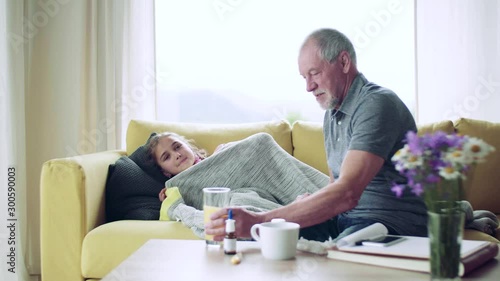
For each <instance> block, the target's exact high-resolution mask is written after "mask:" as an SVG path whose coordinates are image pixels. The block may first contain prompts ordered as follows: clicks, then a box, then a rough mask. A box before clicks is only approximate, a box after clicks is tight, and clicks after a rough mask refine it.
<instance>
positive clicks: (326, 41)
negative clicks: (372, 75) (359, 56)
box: [302, 28, 357, 65]
mask: <svg viewBox="0 0 500 281" xmlns="http://www.w3.org/2000/svg"><path fill="white" fill-rule="evenodd" d="M311 40H313V41H314V42H316V44H317V45H318V47H319V56H320V58H322V59H324V60H326V61H328V62H333V61H334V60H335V59H336V58H337V56H338V55H339V54H340V52H342V51H347V53H349V56H350V57H351V60H352V63H353V64H354V65H357V64H356V51H355V50H354V46H353V44H352V42H351V40H349V38H347V36H345V35H344V34H343V33H342V32H340V31H338V30H336V29H331V28H323V29H318V30H316V31H314V32H313V33H311V34H310V35H309V36H308V37H307V38H306V40H305V41H304V44H303V45H302V46H304V45H305V44H306V43H308V42H309V41H311Z"/></svg>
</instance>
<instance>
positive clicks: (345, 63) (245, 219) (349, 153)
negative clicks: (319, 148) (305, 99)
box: [206, 29, 427, 241]
mask: <svg viewBox="0 0 500 281" xmlns="http://www.w3.org/2000/svg"><path fill="white" fill-rule="evenodd" d="M298 64H299V72H300V75H302V77H304V79H305V82H306V90H307V91H308V92H310V93H312V94H313V95H314V97H315V98H316V100H317V101H318V103H319V104H320V106H321V107H322V108H323V109H324V110H326V111H325V117H324V123H323V132H324V140H325V148H326V153H327V161H328V167H329V170H330V183H329V184H328V185H327V186H325V187H324V188H322V189H321V190H319V191H317V192H315V193H314V194H311V195H305V196H302V197H301V198H299V199H297V200H296V201H295V202H293V203H291V204H289V205H287V206H283V207H280V208H278V209H274V210H271V211H268V212H263V213H252V212H248V211H246V210H244V209H241V208H237V209H233V218H234V219H235V220H236V232H237V233H236V234H237V236H238V237H249V236H250V235H249V233H250V231H249V230H250V228H251V226H252V225H253V224H256V223H262V222H266V221H270V220H271V219H273V218H284V219H286V220H287V221H292V222H296V223H298V224H300V226H301V234H300V235H301V236H302V237H304V238H306V239H310V240H317V241H325V240H327V239H329V238H330V237H331V238H337V239H339V238H341V237H343V236H346V235H348V234H350V233H353V232H355V231H357V230H359V229H362V228H364V227H366V226H369V225H371V224H373V223H375V222H380V223H382V224H384V225H385V226H386V227H387V228H388V230H389V233H390V234H400V235H415V236H425V235H427V228H426V222H427V217H426V216H427V210H426V207H425V204H424V203H423V201H422V199H421V198H420V197H417V196H415V195H413V194H405V196H403V197H402V198H397V197H396V196H395V195H394V194H393V192H392V191H391V186H392V185H393V183H405V181H406V179H405V178H404V177H402V176H400V175H399V173H398V172H397V171H396V170H395V169H394V165H393V163H392V162H391V157H392V156H393V155H394V153H395V152H396V151H397V150H399V149H400V148H401V147H402V146H403V145H404V144H403V142H402V141H403V139H404V137H405V134H406V132H407V131H409V130H412V131H416V130H417V128H416V124H415V120H414V119H413V116H412V115H411V113H410V111H409V110H408V108H407V107H406V106H405V105H404V103H403V102H402V101H401V100H400V99H399V97H398V96H397V95H396V94H395V93H394V92H392V91H391V90H389V89H386V88H383V87H380V86H378V85H376V84H374V83H372V82H369V81H368V80H367V79H366V78H365V77H364V76H363V74H361V73H360V72H359V71H358V69H357V66H356V53H355V50H354V47H353V44H352V43H351V41H350V40H349V39H348V38H347V37H346V36H345V35H344V34H342V33H341V32H339V31H337V30H334V29H320V30H317V31H315V32H313V33H312V34H310V35H309V36H308V37H307V38H306V40H305V41H304V43H303V45H302V47H301V49H300V53H299V58H298ZM226 212H227V210H221V211H219V212H217V213H215V214H213V215H212V217H211V218H212V221H211V222H210V223H208V224H207V225H206V231H207V233H210V234H214V235H216V239H217V240H221V239H222V236H223V234H224V229H223V225H224V218H223V215H225V214H226Z"/></svg>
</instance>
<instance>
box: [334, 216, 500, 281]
mask: <svg viewBox="0 0 500 281" xmlns="http://www.w3.org/2000/svg"><path fill="white" fill-rule="evenodd" d="M386 234H387V228H386V227H385V226H384V225H382V224H380V223H376V224H373V225H371V226H369V227H367V228H364V229H362V230H360V231H357V232H355V233H353V234H351V235H348V236H346V237H344V238H342V239H340V240H339V241H338V242H337V246H336V248H334V249H331V250H328V258H331V259H337V260H343V261H350V262H356V263H364V264H371V265H377V266H383V267H391V268H399V269H406V270H412V271H419V272H430V262H429V256H430V253H429V238H427V237H414V236H403V237H405V238H406V239H405V240H403V241H402V242H399V243H397V244H394V245H391V246H387V247H375V246H365V245H359V244H360V243H358V242H359V241H363V240H369V239H373V238H376V237H380V236H381V235H386ZM497 254H498V244H497V243H493V242H488V241H473V240H462V247H461V256H462V260H461V264H460V269H459V275H460V276H463V275H465V274H467V273H468V272H470V271H472V270H473V269H475V268H477V267H479V266H481V265H483V264H484V263H486V262H487V261H489V260H491V259H493V258H495V256H496V255H497Z"/></svg>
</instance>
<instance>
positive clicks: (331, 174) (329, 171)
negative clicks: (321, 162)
mask: <svg viewBox="0 0 500 281" xmlns="http://www.w3.org/2000/svg"><path fill="white" fill-rule="evenodd" d="M328 173H329V174H330V183H333V182H334V181H335V178H334V177H333V173H332V170H330V169H328Z"/></svg>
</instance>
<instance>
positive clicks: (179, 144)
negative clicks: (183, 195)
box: [148, 132, 227, 201]
mask: <svg viewBox="0 0 500 281" xmlns="http://www.w3.org/2000/svg"><path fill="white" fill-rule="evenodd" d="M226 146H227V145H226V144H221V145H219V146H218V147H217V148H216V149H215V152H214V153H217V152H218V151H220V150H222V149H223V148H225V147H226ZM148 154H149V156H150V158H151V159H152V160H153V161H154V162H155V163H156V164H157V165H158V168H159V169H160V170H161V171H162V173H163V174H164V175H165V176H167V177H169V178H171V177H173V176H175V175H177V174H178V173H180V172H182V171H184V170H186V169H188V168H190V167H192V166H193V165H196V164H197V163H199V162H200V161H202V160H203V159H205V158H206V157H207V153H206V151H205V150H204V149H201V148H199V147H198V146H197V145H196V144H195V143H194V142H193V141H191V140H187V139H186V138H185V137H183V136H181V135H178V134H176V133H172V132H164V133H160V134H157V135H155V136H153V137H152V138H151V140H150V141H149V146H148ZM165 190H166V188H164V189H162V190H161V191H160V193H159V194H158V198H159V199H160V201H163V200H165V198H166V195H165Z"/></svg>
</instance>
